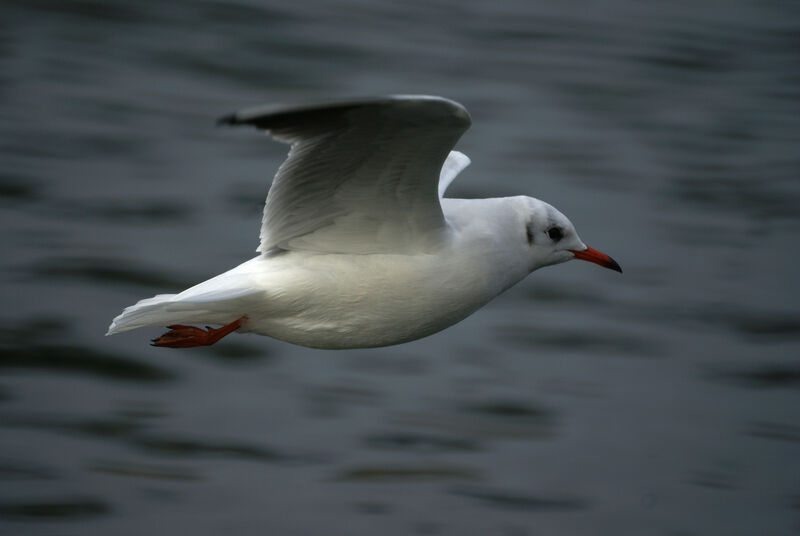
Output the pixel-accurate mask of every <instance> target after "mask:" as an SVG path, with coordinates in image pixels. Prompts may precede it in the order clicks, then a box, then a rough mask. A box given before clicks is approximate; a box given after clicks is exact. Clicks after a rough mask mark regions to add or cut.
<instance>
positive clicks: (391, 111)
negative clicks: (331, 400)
mask: <svg viewBox="0 0 800 536" xmlns="http://www.w3.org/2000/svg"><path fill="white" fill-rule="evenodd" d="M220 121H221V122H222V123H225V124H231V125H239V124H249V125H253V126H255V127H257V128H259V129H262V130H266V131H268V132H269V133H270V135H272V136H273V137H275V138H276V139H278V140H280V141H285V142H288V143H291V144H292V147H291V150H290V152H289V156H288V158H287V160H286V161H285V162H284V163H283V164H282V165H281V166H280V168H279V170H278V172H277V174H276V176H275V179H274V180H273V183H272V186H271V188H270V191H269V195H268V196H267V201H266V205H265V207H264V217H263V221H262V226H261V234H260V239H261V241H260V245H259V248H258V251H259V252H260V255H259V256H258V257H256V258H254V259H251V260H249V261H247V262H245V263H244V264H241V265H239V266H237V267H236V268H234V269H232V270H230V271H228V272H225V273H223V274H221V275H218V276H216V277H214V278H212V279H209V280H208V281H205V282H203V283H200V284H199V285H196V286H194V287H192V288H190V289H188V290H185V291H183V292H181V293H180V294H165V295H159V296H155V297H153V298H148V299H145V300H142V301H140V302H138V303H137V304H135V305H133V306H131V307H128V308H126V309H125V310H124V311H123V313H122V314H121V315H119V316H117V317H116V318H115V319H114V321H113V322H112V323H111V326H110V327H109V330H108V334H109V335H110V334H113V333H118V332H122V331H127V330H131V329H136V328H141V327H145V326H163V325H169V324H175V323H208V324H228V323H231V322H234V321H235V320H236V319H240V318H241V317H243V316H245V315H246V317H247V318H246V319H245V320H241V321H240V322H237V323H236V324H234V325H232V326H231V327H230V330H233V329H236V328H237V327H238V328H239V329H240V331H250V332H255V333H259V334H262V335H269V336H272V337H275V338H278V339H282V340H286V341H289V342H292V343H296V344H301V345H305V346H313V347H320V348H354V347H369V346H383V345H389V344H397V343H401V342H406V341H410V340H413V339H417V338H420V337H423V336H426V335H429V334H431V333H435V332H436V331H439V330H441V329H444V328H446V327H447V326H450V325H452V324H454V323H455V322H458V321H459V320H461V319H463V318H465V317H466V316H468V315H469V314H470V313H472V312H473V311H475V310H476V309H478V308H479V307H481V306H482V305H484V304H485V303H487V302H488V301H489V300H491V299H492V298H493V297H494V296H496V295H497V294H499V293H500V292H502V291H504V290H505V289H507V288H508V287H510V286H511V285H513V284H515V283H516V282H518V281H519V280H521V279H523V278H524V277H525V276H526V275H527V274H528V273H530V272H531V271H533V270H535V269H537V268H539V267H542V266H546V265H549V264H556V263H559V262H564V261H567V260H570V259H572V258H575V257H578V258H583V259H585V260H590V261H593V262H596V263H598V264H601V265H603V266H606V267H609V268H613V269H616V270H619V266H618V265H617V264H616V263H615V262H614V261H613V260H611V259H610V258H609V257H607V256H606V255H604V254H601V253H599V252H597V251H596V250H593V249H591V248H587V247H586V246H585V245H584V244H583V242H582V241H581V240H580V239H579V238H578V235H577V234H576V233H575V230H574V228H573V226H572V224H571V223H570V222H569V220H568V219H567V218H566V217H565V216H564V215H563V214H561V213H560V212H558V211H557V210H556V209H555V208H553V207H552V206H550V205H548V204H547V203H544V202H542V201H539V200H537V199H533V198H530V197H523V196H519V197H511V198H492V199H473V200H464V199H448V198H444V197H443V195H444V192H445V190H446V189H447V187H448V186H449V184H450V183H451V182H452V181H453V179H454V178H455V177H456V176H457V175H458V174H459V173H460V172H461V171H462V170H463V169H464V168H465V167H466V166H467V165H469V163H470V160H469V158H468V157H467V156H466V155H464V154H462V153H459V152H457V151H453V150H452V148H453V146H454V145H455V143H456V142H457V141H458V139H459V138H460V137H461V135H462V134H463V132H464V131H465V130H466V129H467V128H468V127H469V125H470V119H469V115H468V114H467V112H466V110H465V109H464V108H463V107H462V106H461V105H459V104H457V103H455V102H453V101H450V100H447V99H443V98H440V97H427V96H394V97H383V98H377V99H367V100H355V101H343V102H335V103H324V104H316V105H311V106H303V107H290V108H282V107H259V108H252V109H248V110H244V111H241V112H238V113H236V114H233V115H231V116H227V117H225V118H223V119H221V120H220ZM191 330H196V331H191ZM212 331H213V330H212ZM198 332H200V330H197V329H196V328H188V327H186V326H178V327H177V328H176V329H175V330H173V331H172V332H170V333H169V334H166V335H165V336H164V337H167V336H168V335H169V337H167V339H165V338H164V337H162V338H160V339H156V341H155V343H156V344H157V345H165V346H195V345H198V344H210V343H212V342H214V341H215V340H216V339H213V340H211V341H210V342H209V341H205V339H203V336H202V335H201V336H200V337H199V338H198V336H197V334H198ZM202 333H204V332H202ZM219 336H221V335H219ZM187 337H188V338H187ZM177 339H180V340H181V343H180V344H173V343H175V341H176V340H177ZM159 341H160V342H159Z"/></svg>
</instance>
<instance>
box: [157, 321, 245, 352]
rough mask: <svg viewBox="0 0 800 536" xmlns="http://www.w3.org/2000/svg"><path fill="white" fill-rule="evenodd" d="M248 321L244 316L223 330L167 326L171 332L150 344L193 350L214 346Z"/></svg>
mask: <svg viewBox="0 0 800 536" xmlns="http://www.w3.org/2000/svg"><path fill="white" fill-rule="evenodd" d="M245 320H247V315H242V316H240V317H239V318H237V319H236V320H234V321H233V322H231V323H230V324H225V325H224V326H222V327H221V328H216V329H214V328H212V327H210V326H206V329H202V328H196V327H194V326H184V325H183V324H173V325H171V326H167V327H168V328H169V331H168V332H166V333H164V334H163V335H162V336H160V337H158V338H157V339H153V341H152V342H151V343H150V344H151V345H152V346H165V347H167V348H191V347H192V346H208V345H209V344H214V343H215V342H217V341H218V340H220V339H221V338H222V337H224V336H225V335H227V334H229V333H232V332H234V331H236V330H237V329H239V327H240V326H241V325H242V322H244V321H245Z"/></svg>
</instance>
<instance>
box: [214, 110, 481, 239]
mask: <svg viewBox="0 0 800 536" xmlns="http://www.w3.org/2000/svg"><path fill="white" fill-rule="evenodd" d="M220 122H221V123H225V124H230V125H242V124H246V125H253V126H255V127H256V128H259V129H262V130H266V131H268V132H269V134H270V135H272V136H273V137H274V138H275V139H277V140H279V141H284V142H288V143H291V145H292V147H291V150H290V151H289V156H288V158H287V159H286V161H285V162H284V163H283V164H282V165H281V167H280V168H279V169H278V173H277V174H276V175H275V178H274V179H273V181H272V187H271V188H270V190H269V195H268V196H267V202H266V205H265V206H264V218H263V221H262V225H261V245H260V246H259V248H258V251H261V252H267V251H269V250H271V249H273V248H280V249H305V250H312V251H320V252H330V253H380V252H383V253H392V252H397V253H400V252H410V251H419V250H424V249H425V248H426V244H427V241H428V240H429V239H431V238H432V237H434V236H436V235H437V233H438V232H439V231H441V229H442V228H443V227H444V226H445V225H446V222H445V221H444V216H443V215H442V210H441V206H440V204H439V195H438V190H437V184H438V182H439V176H440V172H441V171H442V165H443V163H444V162H445V159H446V158H447V156H448V154H449V153H450V149H452V147H453V146H454V145H455V143H456V141H458V139H459V138H460V137H461V135H462V134H463V133H464V131H466V130H467V128H469V125H470V118H469V114H468V113H467V111H466V110H465V109H464V108H463V107H462V106H461V105H459V104H458V103H456V102H453V101H450V100H447V99H443V98H440V97H427V96H392V97H383V98H376V99H366V100H357V101H343V102H333V103H323V104H315V105H310V106H303V107H295V108H280V107H277V108H276V107H258V108H251V109H247V110H243V111H240V112H237V113H236V114H233V115H230V116H227V117H224V118H222V119H220ZM459 171H460V169H459ZM452 176H454V174H453V175H452Z"/></svg>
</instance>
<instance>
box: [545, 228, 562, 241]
mask: <svg viewBox="0 0 800 536" xmlns="http://www.w3.org/2000/svg"><path fill="white" fill-rule="evenodd" d="M547 236H549V237H550V240H552V241H553V242H558V241H559V240H561V239H562V238H564V231H562V230H561V227H550V228H549V229H548V230H547Z"/></svg>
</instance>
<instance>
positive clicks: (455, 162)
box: [439, 151, 472, 198]
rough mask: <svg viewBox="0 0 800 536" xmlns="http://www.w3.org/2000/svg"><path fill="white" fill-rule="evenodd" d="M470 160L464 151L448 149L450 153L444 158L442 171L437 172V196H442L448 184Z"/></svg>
mask: <svg viewBox="0 0 800 536" xmlns="http://www.w3.org/2000/svg"><path fill="white" fill-rule="evenodd" d="M471 162H472V160H470V159H469V157H468V156H467V155H465V154H464V153H461V152H458V151H450V154H449V155H447V160H445V161H444V164H443V165H442V171H441V173H440V174H439V198H442V197H444V193H445V192H446V191H447V188H448V187H449V186H450V184H451V183H452V182H453V181H454V180H455V179H456V177H458V174H459V173H461V172H462V171H464V168H465V167H467V166H468V165H470V163H471Z"/></svg>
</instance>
